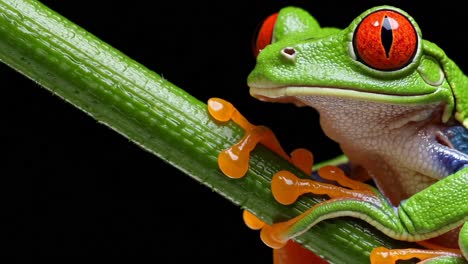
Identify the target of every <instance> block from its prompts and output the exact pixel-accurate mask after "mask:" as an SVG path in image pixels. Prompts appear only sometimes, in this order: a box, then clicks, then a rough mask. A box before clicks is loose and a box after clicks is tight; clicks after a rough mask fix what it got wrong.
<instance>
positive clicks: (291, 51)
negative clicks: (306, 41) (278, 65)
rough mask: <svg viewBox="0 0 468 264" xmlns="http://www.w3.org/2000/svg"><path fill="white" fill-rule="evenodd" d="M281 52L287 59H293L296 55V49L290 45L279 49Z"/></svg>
mask: <svg viewBox="0 0 468 264" xmlns="http://www.w3.org/2000/svg"><path fill="white" fill-rule="evenodd" d="M281 54H282V55H283V56H284V57H285V58H286V59H289V60H293V59H294V58H295V57H296V50H295V49H294V48H291V47H286V48H284V49H282V50H281Z"/></svg>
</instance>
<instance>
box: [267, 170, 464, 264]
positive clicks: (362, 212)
mask: <svg viewBox="0 0 468 264" xmlns="http://www.w3.org/2000/svg"><path fill="white" fill-rule="evenodd" d="M319 174H320V175H321V176H322V177H324V178H326V179H329V180H334V181H336V182H338V183H339V184H340V185H341V186H343V187H345V188H341V187H337V186H333V185H327V184H323V183H317V182H315V181H311V180H304V179H298V178H296V177H295V176H294V175H292V174H291V173H289V172H284V171H283V172H280V173H278V174H277V175H276V176H275V177H274V180H273V182H272V192H273V195H274V196H275V198H276V199H277V200H278V201H279V202H281V203H283V204H290V203H293V202H294V201H295V199H296V198H297V197H298V196H299V195H301V194H303V193H306V192H311V193H315V194H327V195H329V196H330V197H331V199H330V200H327V201H325V202H323V203H320V204H318V205H316V206H314V207H313V208H311V209H309V210H308V211H307V212H305V213H304V214H301V215H299V216H298V217H296V218H293V219H291V220H289V221H286V222H282V223H277V224H274V225H272V226H269V227H265V228H264V229H262V239H263V241H264V242H265V243H266V244H268V245H270V246H271V247H281V246H282V245H283V244H284V243H285V242H286V241H287V240H288V239H291V238H294V237H296V236H299V235H300V234H302V233H303V232H305V231H307V230H308V229H309V228H311V227H312V226H313V225H315V224H316V223H318V222H320V221H322V220H324V219H328V218H335V217H340V216H351V217H356V218H360V219H362V220H364V221H366V222H368V223H369V224H371V225H373V226H375V227H376V228H377V229H379V230H381V231H382V232H383V233H385V234H386V235H388V236H390V237H392V238H394V239H397V240H406V241H422V240H426V239H429V238H432V237H436V236H438V235H440V234H443V233H445V232H448V231H450V230H452V229H454V228H457V227H459V226H461V225H463V224H464V223H465V222H466V221H468V203H467V201H468V192H467V191H466V186H468V168H464V169H462V170H460V171H458V172H457V173H455V174H453V175H451V176H449V177H447V178H445V179H443V180H441V181H439V182H437V183H435V184H433V185H431V186H430V187H428V188H427V189H425V190H423V191H421V192H419V193H417V194H415V195H413V196H412V197H410V198H409V199H407V200H406V201H404V202H402V204H401V205H400V206H399V207H398V209H397V210H395V208H394V207H393V206H391V204H390V203H389V202H388V201H387V200H386V199H385V198H384V197H383V196H381V195H380V193H379V192H378V191H377V190H375V189H373V188H372V187H370V186H367V185H365V184H363V183H360V182H356V181H354V180H351V179H347V178H346V177H345V176H344V174H343V172H342V171H340V170H338V169H336V168H332V167H323V168H322V169H320V170H319ZM466 226H467V224H465V225H464V227H463V228H462V229H461V230H462V231H461V232H460V235H459V236H460V239H459V240H460V249H461V251H462V252H463V254H465V255H466V253H467V252H468V250H467V244H468V243H467V241H468V238H467V233H468V231H467V229H468V228H467V227H466ZM395 252H397V253H398V254H396V253H395ZM402 253H404V254H402ZM372 255H373V263H394V262H395V260H396V259H410V258H418V259H420V260H429V259H430V260H431V261H433V262H432V263H442V262H436V261H447V260H450V261H451V262H449V263H463V262H462V261H463V259H464V258H463V257H462V255H461V253H460V250H430V251H425V250H420V249H410V250H408V249H406V250H403V251H401V250H400V251H391V250H382V248H378V249H377V250H375V251H374V252H373V254H372ZM384 256H385V257H386V258H384ZM465 258H466V256H465ZM425 263H427V262H425ZM444 263H445V262H444Z"/></svg>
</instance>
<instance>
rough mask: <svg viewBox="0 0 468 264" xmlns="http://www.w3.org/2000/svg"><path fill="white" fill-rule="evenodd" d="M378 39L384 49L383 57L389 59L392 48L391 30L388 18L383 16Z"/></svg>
mask: <svg viewBox="0 0 468 264" xmlns="http://www.w3.org/2000/svg"><path fill="white" fill-rule="evenodd" d="M380 38H381V41H382V45H383V47H384V49H385V56H386V57H387V59H388V58H389V57H390V49H391V48H392V43H393V29H392V25H391V24H390V18H388V16H385V17H384V19H383V24H382V28H381V32H380Z"/></svg>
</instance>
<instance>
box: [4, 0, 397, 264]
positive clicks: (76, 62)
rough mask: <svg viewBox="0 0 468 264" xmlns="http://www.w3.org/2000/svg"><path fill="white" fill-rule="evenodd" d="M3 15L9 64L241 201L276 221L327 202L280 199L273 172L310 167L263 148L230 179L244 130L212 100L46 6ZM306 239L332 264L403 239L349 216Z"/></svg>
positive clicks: (28, 0) (25, 1)
mask: <svg viewBox="0 0 468 264" xmlns="http://www.w3.org/2000/svg"><path fill="white" fill-rule="evenodd" d="M0 12H1V13H0V60H1V61H2V62H4V63H5V64H7V65H9V66H10V67H12V68H14V69H15V70H17V71H19V72H21V73H22V74H24V75H25V76H27V77H28V78H30V79H32V80H33V81H35V82H37V83H39V84H40V85H41V86H43V87H45V88H46V89H48V90H50V91H51V92H52V93H54V94H56V95H58V96H60V97H61V98H63V99H64V100H66V101H68V102H69V103H71V104H73V105H74V106H76V107H78V108H79V109H81V110H82V111H84V112H86V113H87V114H89V115H90V116H91V117H93V118H94V119H96V120H98V121H99V122H101V123H103V124H105V125H107V126H109V127H111V128H112V129H114V130H115V131H117V132H118V133H120V134H122V135H123V136H125V137H127V138H128V139H130V140H131V141H132V142H134V143H136V144H138V145H140V146H141V147H142V148H144V149H146V150H148V151H150V152H152V153H154V154H155V155H157V156H158V157H159V158H161V159H163V160H165V161H167V162H168V163H170V164H171V165H173V166H175V167H177V168H178V169H180V170H182V171H184V172H185V173H186V174H187V175H189V176H191V177H193V178H194V179H195V180H197V181H200V182H202V183H203V184H205V185H207V186H208V187H209V188H212V189H213V190H214V191H216V192H217V193H219V194H220V195H222V196H224V197H225V198H227V199H229V200H231V201H232V202H233V203H235V204H237V205H239V206H241V207H243V208H246V209H248V210H250V211H251V212H253V213H254V214H256V215H257V216H259V217H260V218H261V219H262V220H264V221H266V222H267V223H273V222H275V221H279V220H285V219H288V218H291V217H293V216H296V215H297V214H298V213H300V212H303V211H304V210H306V209H307V208H309V207H310V206H312V205H314V204H316V203H317V202H318V201H320V199H318V198H314V197H303V198H301V199H300V200H299V201H298V202H297V203H296V204H294V205H292V206H282V205H280V204H279V203H277V202H276V201H274V199H273V197H272V195H271V193H270V188H269V181H270V177H271V176H272V175H273V174H274V173H275V172H277V171H278V170H280V169H287V170H290V171H292V172H294V173H296V174H299V175H301V173H300V172H299V171H298V170H297V169H296V168H294V167H293V166H291V165H290V164H289V163H288V162H286V161H284V160H282V159H281V158H279V157H278V156H276V155H275V154H273V153H271V152H270V151H269V150H267V149H265V148H264V147H262V146H259V147H257V148H256V149H255V150H254V152H253V153H252V157H251V162H250V169H249V172H248V174H247V176H246V177H244V178H242V179H238V180H234V179H229V178H227V177H225V176H224V175H223V174H222V173H221V172H220V170H219V169H218V165H217V156H218V153H219V152H220V151H222V150H223V149H225V148H227V147H229V146H231V145H232V144H233V143H235V142H237V141H238V140H239V139H240V138H241V137H242V135H243V131H242V129H240V128H239V127H238V126H236V125H235V124H232V123H229V124H217V123H216V122H214V121H213V120H212V119H210V117H209V115H208V114H207V110H206V104H205V103H203V102H199V101H198V100H196V99H195V98H194V97H192V96H191V95H189V94H187V93H186V92H184V91H183V90H181V89H179V88H178V87H176V86H175V85H173V84H172V83H170V82H169V81H167V80H164V79H163V78H161V77H160V76H159V75H158V74H156V73H154V72H152V71H150V70H148V69H147V68H145V67H144V66H143V65H141V64H139V63H137V62H136V61H134V60H132V59H130V58H128V57H127V56H125V55H124V54H122V53H121V52H119V51H117V50H115V49H114V48H112V47H110V46H109V45H108V44H106V43H104V42H102V41H100V40H99V39H98V38H96V37H95V36H93V35H91V34H90V33H88V32H86V31H85V30H83V29H82V28H80V27H78V26H77V25H75V24H73V23H72V22H70V21H68V20H67V19H65V18H64V17H62V16H60V15H59V14H57V13H55V12H54V11H52V10H50V9H48V8H47V7H45V6H44V5H42V4H41V3H39V2H37V1H33V0H0ZM302 176H305V175H302ZM298 241H299V242H301V243H303V244H304V245H305V246H306V247H307V248H309V249H311V250H312V251H314V252H316V253H317V254H319V255H321V256H324V257H325V258H326V259H327V260H329V261H330V262H332V263H366V262H368V261H369V260H368V255H369V252H370V250H371V249H372V248H374V247H376V246H379V245H385V246H388V247H395V246H401V245H402V244H401V243H400V242H396V241H393V240H390V239H388V238H386V237H385V236H383V235H382V234H380V232H378V231H375V230H374V229H373V228H372V227H370V226H368V225H367V224H364V223H362V222H360V221H356V220H353V221H351V220H350V219H336V220H330V221H325V222H323V223H321V224H319V225H317V226H316V227H314V228H312V229H311V230H310V231H309V232H307V233H305V234H304V235H302V236H300V237H299V238H298ZM182 243H183V242H182ZM182 246H183V245H182Z"/></svg>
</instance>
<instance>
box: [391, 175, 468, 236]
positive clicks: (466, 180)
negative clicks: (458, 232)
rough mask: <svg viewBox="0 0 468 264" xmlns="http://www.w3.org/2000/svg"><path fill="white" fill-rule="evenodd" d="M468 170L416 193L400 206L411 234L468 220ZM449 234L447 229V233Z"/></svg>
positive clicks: (438, 228)
mask: <svg viewBox="0 0 468 264" xmlns="http://www.w3.org/2000/svg"><path fill="white" fill-rule="evenodd" d="M467 186H468V168H466V169H463V170H460V171H458V172H457V173H455V174H453V175H451V176H449V177H447V178H445V179H443V180H440V181H438V182H436V183H434V184H432V185H430V186H429V187H427V188H426V189H424V190H422V191H421V192H418V193H416V194H414V195H413V196H412V197H410V198H409V199H408V200H406V201H403V202H402V204H401V205H400V206H399V213H400V216H401V219H402V220H403V223H404V224H405V226H406V228H407V230H408V232H409V233H410V234H414V235H422V234H424V233H432V232H436V231H438V230H440V229H441V228H442V229H443V228H444V227H446V226H447V227H448V226H450V227H452V228H453V227H457V226H460V225H461V224H463V223H464V222H465V221H468V202H467V201H468V192H467ZM447 231H448V230H447Z"/></svg>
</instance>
